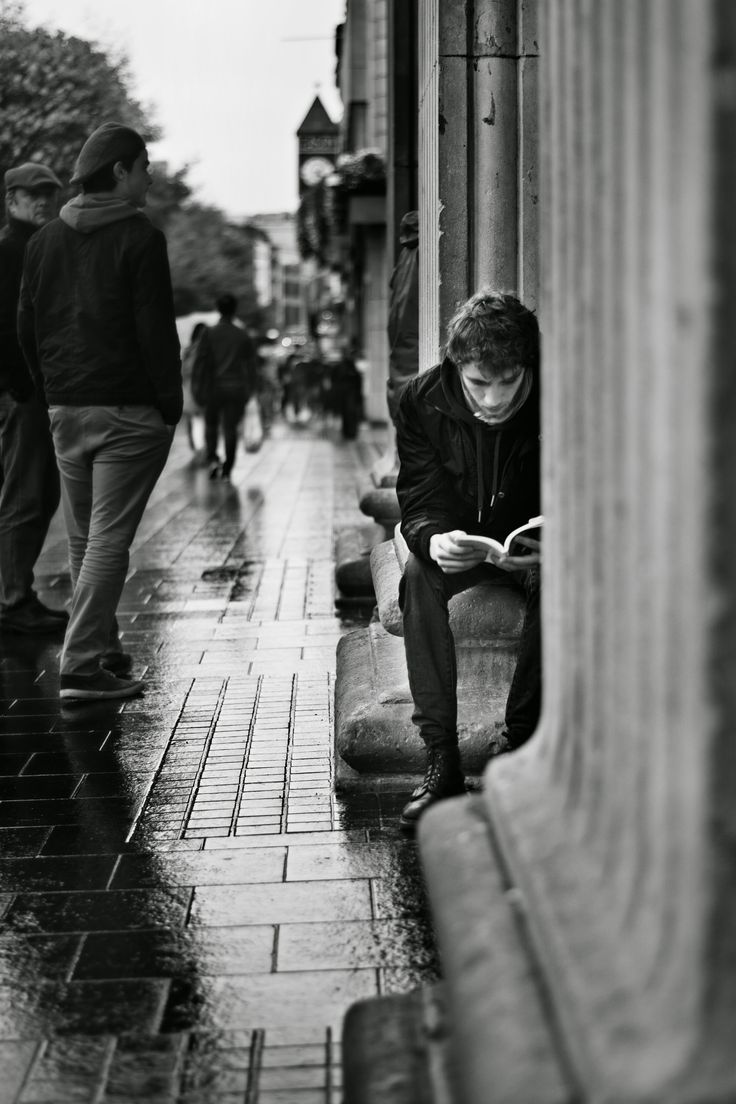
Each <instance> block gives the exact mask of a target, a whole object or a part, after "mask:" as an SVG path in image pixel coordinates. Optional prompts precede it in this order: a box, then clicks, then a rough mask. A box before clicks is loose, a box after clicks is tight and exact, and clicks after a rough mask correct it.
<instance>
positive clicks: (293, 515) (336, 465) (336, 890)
mask: <svg viewBox="0 0 736 1104" xmlns="http://www.w3.org/2000/svg"><path fill="white" fill-rule="evenodd" d="M382 445H383V437H382V434H381V431H380V430H371V429H370V428H369V427H366V426H364V427H363V428H362V430H361V436H360V438H359V439H358V441H355V442H347V443H346V442H343V441H342V440H341V439H340V437H339V433H338V432H337V431H336V430H335V429H334V428H333V427H330V426H326V427H325V426H319V425H317V426H314V427H307V428H303V429H288V428H286V427H283V426H276V427H275V429H274V432H273V435H272V437H271V438H270V439H269V440H268V441H267V442H266V443H265V445H264V447H263V449H262V450H261V452H260V453H258V454H256V455H246V454H244V453H241V454H240V456H239V459H238V463H237V465H236V468H235V470H234V472H233V479H232V484H231V485H228V484H226V483H221V482H211V481H209V480H208V478H207V474H206V472H205V471H204V470H202V469H201V468H197V467H195V466H193V465H192V463H191V462H190V453H189V449H188V446H187V444H186V441H185V439H184V436H183V434H181V433H180V434H179V435H178V436H177V439H176V441H175V444H174V449H173V451H172V455H171V459H170V461H169V464H168V466H167V469H166V471H165V472H164V475H163V476H162V478H161V480H160V482H159V484H158V486H157V488H156V490H155V491H154V494H153V496H152V499H151V503H150V504H149V508H148V510H147V512H146V515H145V517H144V519H143V522H142V524H141V527H140V529H139V532H138V535H137V538H136V541H135V544H134V546H133V549H132V552H131V568H130V573H129V578H128V581H127V583H126V587H125V592H124V595H123V599H122V602H121V605H120V614H119V621H120V625H121V629H122V634H123V644H124V647H125V649H126V651H131V652H132V653H133V654H134V656H135V660H136V663H135V667H134V672H135V673H136V674H137V673H139V672H141V671H145V677H146V687H147V689H146V693H145V695H144V696H142V697H141V698H139V699H135V700H131V701H127V702H118V703H101V704H92V705H89V704H88V705H76V704H75V705H64V706H63V707H62V706H61V705H60V702H59V698H58V688H59V685H58V683H59V675H58V652H59V647H60V641H59V640H49V639H48V638H44V639H37V640H33V639H30V638H23V637H17V636H12V635H10V634H7V633H6V634H2V635H1V636H0V915H1V916H2V923H1V924H0V963H1V966H0V1070H2V1078H1V1079H0V1104H67V1102H70V1104H71V1102H77V1101H88V1102H89V1104H108V1102H109V1104H112V1102H115V1104H133V1102H134V1101H135V1102H139V1101H148V1102H151V1104H164V1102H166V1104H173V1102H180V1104H200V1102H202V1104H204V1102H209V1101H217V1102H218V1104H235V1102H236V1101H238V1102H246V1101H247V1102H248V1104H255V1102H263V1104H277V1102H282V1104H286V1102H288V1104H337V1102H338V1101H339V1100H340V1099H341V1095H342V1094H341V1088H340V1086H341V1078H340V1030H341V1024H342V1018H343V1015H344V1013H345V1011H346V1010H347V1008H348V1006H349V1005H350V1004H351V1003H352V1002H353V1001H355V1000H358V999H359V998H362V997H366V996H371V995H374V994H379V993H389V992H402V991H406V990H408V989H411V988H414V987H415V986H417V985H419V984H421V983H423V982H426V981H431V980H433V979H434V978H435V977H436V976H437V962H436V957H435V952H434V947H433V941H432V936H431V931H430V925H429V921H428V918H427V913H426V903H425V898H424V891H423V886H422V881H421V875H420V871H419V865H418V859H417V854H416V851H415V848H414V845H413V843H412V842H411V841H407V840H406V839H404V838H403V837H402V836H401V834H400V833H399V832H398V830H397V828H396V821H397V816H398V810H399V808H400V806H401V804H402V803H403V800H405V795H403V794H386V793H363V794H360V795H350V796H346V795H336V794H335V792H334V786H333V776H334V769H333V768H334V764H333V744H332V696H333V690H334V671H335V646H336V643H337V641H338V639H339V638H340V636H341V635H342V634H343V633H344V632H346V631H350V630H352V629H353V628H355V627H356V624H358V623H365V620H366V618H367V616H368V614H367V612H366V611H359V610H358V611H353V613H352V614H349V615H342V616H341V615H340V614H338V613H337V612H336V609H335V601H334V600H335V593H334V584H333V571H334V563H333V559H332V556H333V543H334V530H335V527H339V526H341V525H344V524H346V523H347V522H349V521H350V520H355V521H359V520H364V519H362V518H361V515H360V514H359V513H358V509H357V494H358V489H359V488H360V487H362V486H364V485H365V482H366V473H367V469H368V468H369V466H370V465H371V464H372V463H373V462H374V460H375V459H376V457H377V456H378V455H379V453H380V451H381V449H382ZM37 580H38V584H39V593H40V595H41V597H42V598H43V599H44V600H45V601H47V602H48V603H49V604H52V605H61V604H62V603H63V602H64V601H66V600H68V597H69V581H68V575H67V572H66V544H65V537H64V531H63V525H62V523H61V520H60V518H59V517H57V518H56V519H55V521H54V524H53V526H52V531H51V533H50V535H49V540H48V541H47V544H46V548H45V549H44V553H43V555H42V557H41V560H40V561H39V564H38V566H37ZM361 618H362V620H361Z"/></svg>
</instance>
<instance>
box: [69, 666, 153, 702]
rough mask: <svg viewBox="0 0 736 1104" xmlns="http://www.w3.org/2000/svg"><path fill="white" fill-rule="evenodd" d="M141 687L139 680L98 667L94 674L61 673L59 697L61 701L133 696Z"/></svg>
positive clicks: (138, 692) (102, 699) (103, 699)
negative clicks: (119, 675)
mask: <svg viewBox="0 0 736 1104" xmlns="http://www.w3.org/2000/svg"><path fill="white" fill-rule="evenodd" d="M142 689H143V683H142V682H141V681H140V680H137V679H126V678H118V677H117V675H113V674H111V673H110V671H105V670H103V669H102V668H100V670H99V671H96V672H95V674H94V675H62V676H61V686H60V689H59V697H60V698H61V699H62V700H63V701H106V700H107V699H109V698H134V697H136V696H137V695H138V694H140V692H141V690H142Z"/></svg>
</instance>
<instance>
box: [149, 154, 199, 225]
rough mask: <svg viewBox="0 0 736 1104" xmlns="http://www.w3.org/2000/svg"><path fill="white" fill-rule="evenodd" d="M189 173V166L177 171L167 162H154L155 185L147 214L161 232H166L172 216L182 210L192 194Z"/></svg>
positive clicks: (153, 185) (151, 192)
mask: <svg viewBox="0 0 736 1104" xmlns="http://www.w3.org/2000/svg"><path fill="white" fill-rule="evenodd" d="M188 172H189V167H188V166H187V165H185V166H184V168H182V169H175V170H172V169H170V168H169V166H168V164H167V163H166V162H165V161H154V162H153V163H152V165H151V175H152V177H153V184H152V185H151V187H150V189H149V192H148V200H147V202H146V214H147V215H148V217H149V218H150V220H151V222H152V223H153V224H154V226H158V228H159V229H160V230H166V228H167V226H168V224H169V221H170V219H171V216H172V215H173V214H174V212H175V211H180V210H181V209H182V207H183V205H184V204H185V203H186V202H187V200H188V199H189V197H190V196H191V194H192V189H191V188H190V187H189V185H188V184H187V181H186V175H187V173H188Z"/></svg>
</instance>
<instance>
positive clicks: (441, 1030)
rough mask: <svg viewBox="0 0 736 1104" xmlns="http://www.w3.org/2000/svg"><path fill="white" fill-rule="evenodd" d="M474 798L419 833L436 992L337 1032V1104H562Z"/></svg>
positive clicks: (535, 985)
mask: <svg viewBox="0 0 736 1104" xmlns="http://www.w3.org/2000/svg"><path fill="white" fill-rule="evenodd" d="M490 832H491V830H490V827H489V825H488V823H487V821H486V820H485V819H484V815H483V806H482V802H481V801H479V800H478V799H477V798H472V797H466V798H455V799H453V800H450V801H444V802H442V803H441V804H440V805H438V806H435V807H434V808H433V809H431V810H430V811H429V812H428V813H427V814H426V815H425V816H424V817H423V818H422V820H421V821H420V824H419V846H420V850H421V855H422V864H423V867H424V870H425V875H426V878H427V885H428V891H429V897H430V904H431V908H432V916H433V921H434V924H435V930H436V932H437V937H438V942H439V949H440V955H441V958H442V962H443V972H444V980H443V981H442V982H441V983H439V984H438V985H436V986H426V987H423V988H421V989H416V990H414V991H413V992H411V993H406V994H403V995H401V996H388V997H377V998H373V999H371V1000H367V1001H361V1002H358V1003H356V1004H354V1005H353V1006H352V1007H351V1008H350V1009H349V1010H348V1013H347V1015H346V1017H345V1022H344V1029H343V1044H342V1049H343V1079H344V1087H345V1096H344V1100H345V1104H461V1102H462V1104H489V1102H491V1101H492V1102H493V1104H573V1101H575V1100H578V1099H579V1096H578V1093H577V1090H576V1089H575V1087H574V1085H573V1082H572V1079H571V1078H570V1077H569V1075H568V1073H567V1067H566V1063H565V1060H564V1058H563V1056H562V1055H561V1053H560V1050H559V1046H558V1042H557V1039H558V1036H557V1033H556V1028H555V1025H554V1024H553V1022H552V1020H551V1017H550V1014H549V1012H548V1003H547V999H546V996H545V993H544V991H543V988H542V985H541V984H540V980H539V972H538V969H537V966H536V964H535V963H534V961H533V960H532V958H531V955H530V952H529V946H528V941H527V939H526V934H525V929H524V919H523V907H521V906H522V905H523V903H520V902H519V894H518V890H516V889H515V888H513V887H509V885H508V883H507V880H506V875H505V872H504V871H503V869H502V868H501V866H500V864H499V862H498V860H497V858H496V855H497V852H496V850H495V847H494V845H493V840H492V837H491V834H490Z"/></svg>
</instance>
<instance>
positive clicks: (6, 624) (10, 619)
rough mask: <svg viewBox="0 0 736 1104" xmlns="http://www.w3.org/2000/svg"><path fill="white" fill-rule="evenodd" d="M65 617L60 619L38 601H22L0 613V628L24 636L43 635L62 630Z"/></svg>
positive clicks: (64, 624)
mask: <svg viewBox="0 0 736 1104" xmlns="http://www.w3.org/2000/svg"><path fill="white" fill-rule="evenodd" d="M65 627H66V619H65V618H64V619H62V618H61V617H59V616H58V615H57V614H56V613H52V612H51V610H47V609H46V608H45V607H44V606H42V605H41V603H40V602H39V603H38V605H36V603H35V602H24V603H23V605H22V606H14V607H13V608H12V609H8V610H5V611H4V612H3V613H1V614H0V629H5V630H6V631H7V632H14V633H21V634H22V635H24V636H45V635H50V634H52V633H59V632H63V631H64V629H65Z"/></svg>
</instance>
